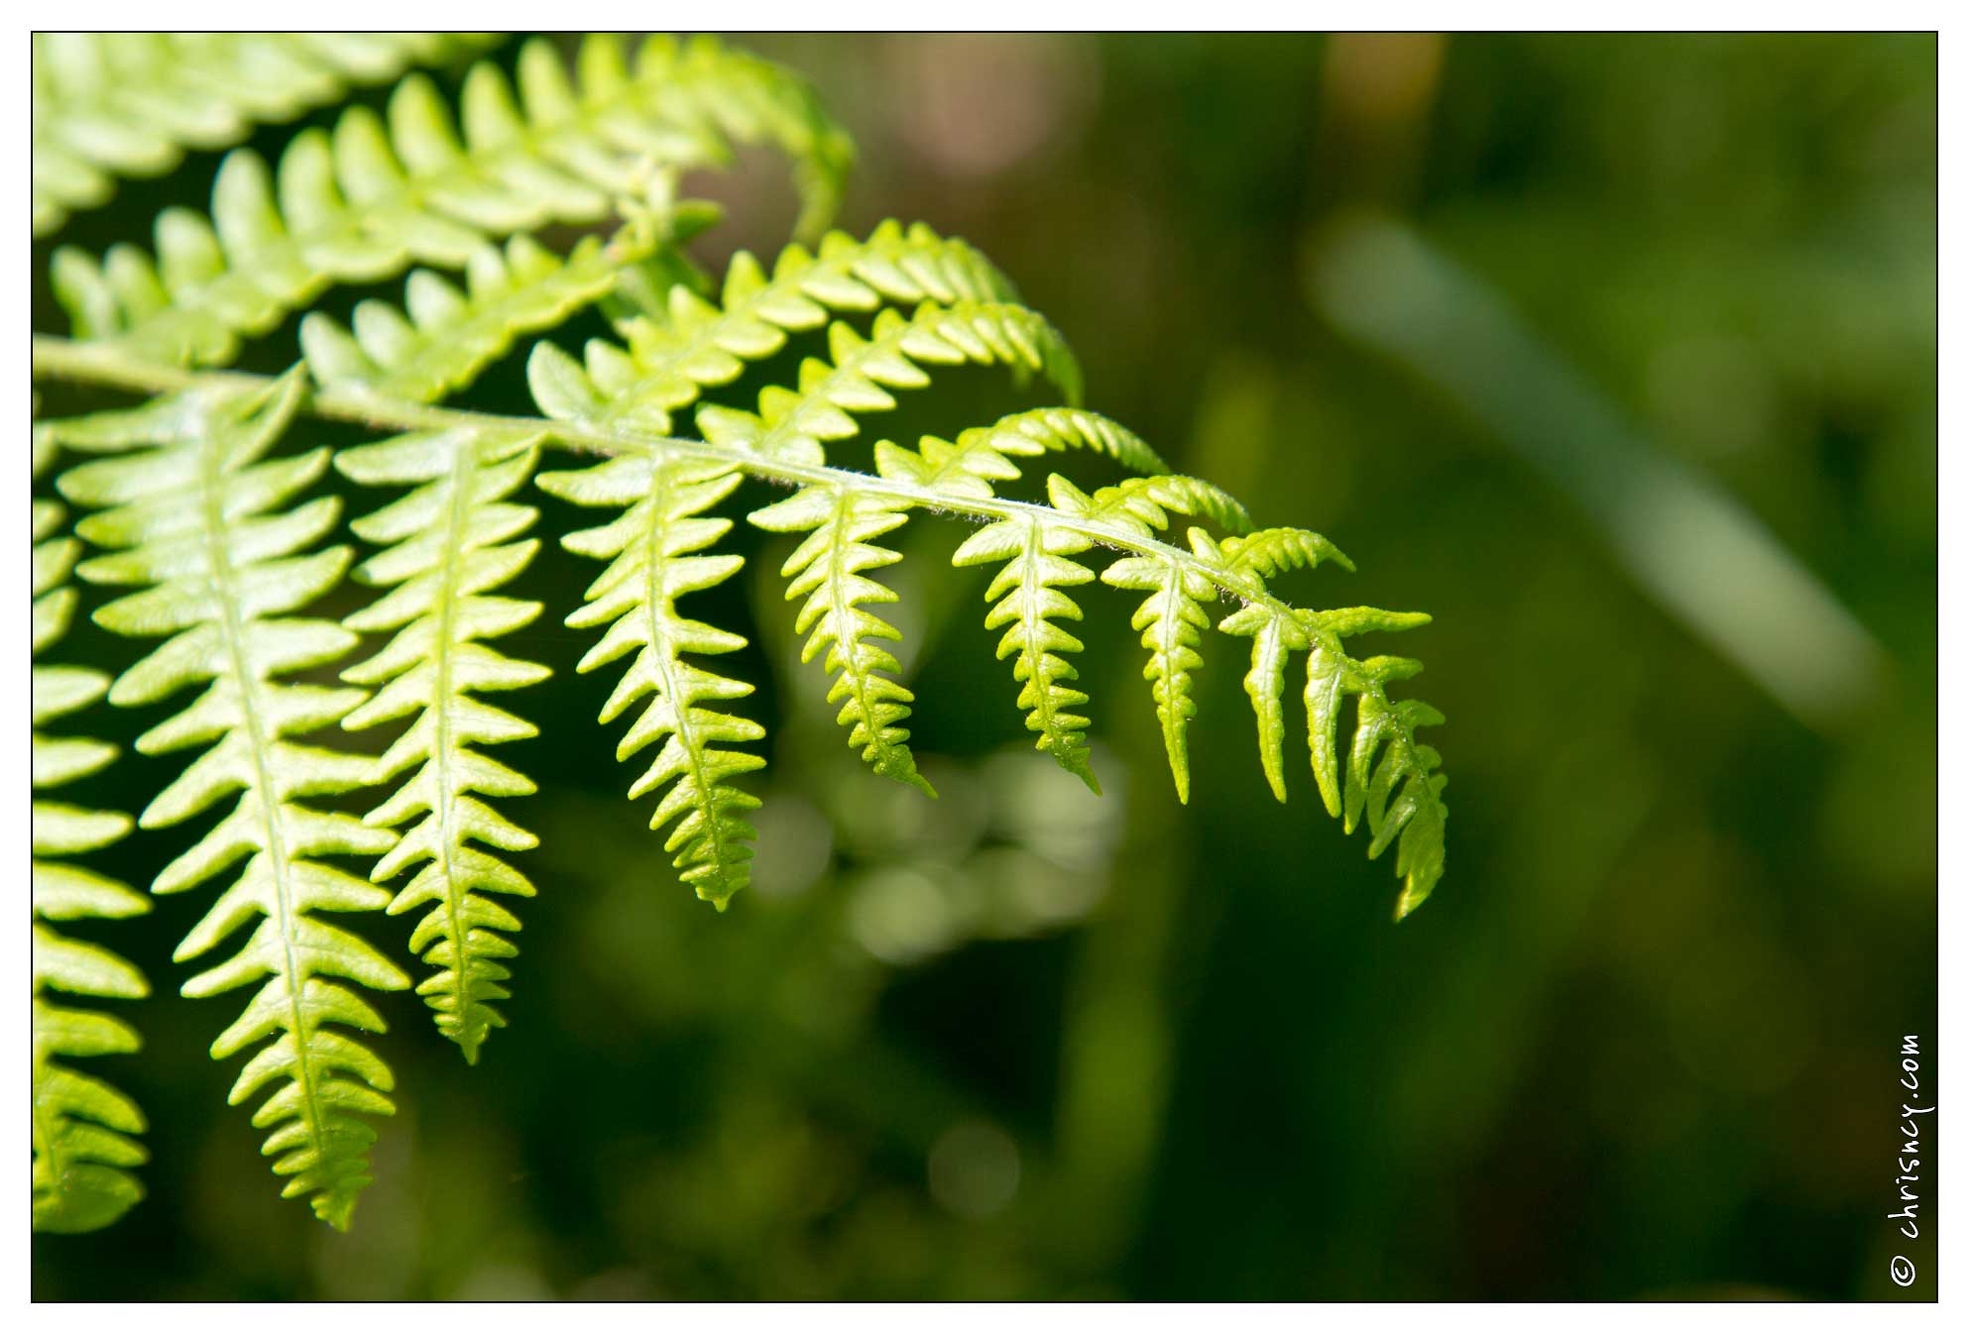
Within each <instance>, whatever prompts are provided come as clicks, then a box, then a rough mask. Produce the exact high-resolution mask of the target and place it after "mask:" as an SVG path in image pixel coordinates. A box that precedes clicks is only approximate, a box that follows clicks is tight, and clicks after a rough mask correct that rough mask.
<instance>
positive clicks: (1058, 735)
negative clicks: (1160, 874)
mask: <svg viewBox="0 0 1969 1334" xmlns="http://www.w3.org/2000/svg"><path fill="white" fill-rule="evenodd" d="M1071 486H1072V484H1071V483H1069V482H1067V481H1066V479H1065V478H1063V477H1060V476H1058V475H1057V474H1056V475H1055V476H1054V477H1053V479H1052V486H1051V492H1052V496H1053V503H1054V506H1055V507H1056V508H1057V507H1059V506H1060V503H1061V501H1062V499H1064V498H1065V497H1066V496H1067V494H1068V489H1069V488H1070V487H1071ZM1093 545H1094V543H1093V541H1092V540H1091V539H1090V538H1088V537H1087V535H1086V534H1084V533H1082V532H1079V531H1076V530H1074V529H1070V528H1065V527H1062V526H1055V525H1051V524H1048V523H1046V522H1045V521H1044V519H1043V518H1041V517H1040V516H1038V515H1033V514H1020V515H1017V516H1015V517H1012V518H1005V519H1000V520H999V521H998V522H996V523H992V524H988V525H986V526H985V527H983V528H981V529H979V530H978V531H977V532H975V533H973V534H971V536H970V537H968V538H966V539H965V541H964V544H963V545H962V546H960V547H958V548H957V550H956V552H955V553H954V554H953V555H952V556H951V564H953V565H982V564H985V563H986V562H991V561H1002V562H1004V564H1003V566H1002V568H1000V570H999V571H998V573H997V574H996V575H994V576H993V577H992V581H991V585H990V587H988V588H986V589H985V600H986V601H987V602H991V601H992V600H993V599H997V602H996V604H995V605H994V606H993V607H992V609H991V611H990V612H989V613H988V614H987V615H986V616H985V629H987V630H996V629H999V628H1001V627H1005V634H1004V636H1003V637H1002V638H1000V639H999V641H998V656H999V658H1000V660H1001V661H1002V660H1003V659H1005V658H1013V659H1014V662H1013V664H1012V676H1013V678H1014V679H1015V680H1017V681H1020V682H1022V683H1023V684H1022V688H1021V689H1020V691H1019V707H1020V708H1022V709H1025V710H1027V713H1026V730H1027V731H1030V732H1036V733H1038V740H1037V741H1035V742H1034V745H1035V746H1036V747H1037V748H1038V749H1040V750H1043V751H1045V752H1047V753H1048V754H1050V755H1051V756H1052V757H1053V758H1054V759H1055V760H1057V761H1059V764H1060V767H1061V768H1063V769H1065V770H1066V771H1067V772H1068V773H1070V774H1073V775H1075V776H1076V777H1078V778H1079V779H1080V780H1081V781H1082V782H1084V783H1086V784H1087V786H1088V787H1089V788H1091V789H1093V790H1094V791H1095V792H1099V791H1100V790H1101V784H1100V780H1099V779H1097V778H1095V776H1094V770H1093V767H1092V765H1091V764H1090V763H1089V753H1088V746H1087V719H1086V718H1084V717H1082V716H1081V715H1079V714H1077V713H1074V712H1073V710H1074V709H1076V708H1078V707H1080V706H1081V705H1083V704H1085V703H1086V702H1087V696H1086V694H1085V692H1083V691H1079V690H1075V689H1073V688H1072V687H1070V686H1068V685H1067V684H1066V682H1068V681H1072V680H1074V679H1076V678H1077V677H1078V676H1079V675H1080V673H1079V671H1078V670H1077V669H1075V667H1074V666H1073V664H1071V663H1070V662H1068V661H1067V660H1066V659H1065V658H1064V657H1062V656H1061V655H1062V654H1066V653H1078V652H1080V651H1081V649H1082V648H1084V647H1085V645H1083V644H1082V643H1081V642H1080V641H1079V640H1078V639H1076V638H1074V637H1073V636H1072V635H1070V634H1068V633H1067V632H1066V631H1065V630H1063V629H1061V628H1060V627H1059V626H1058V625H1056V624H1055V623H1054V622H1055V621H1058V620H1061V619H1067V620H1075V621H1077V620H1080V619H1081V616H1082V613H1081V610H1080V604H1079V603H1077V602H1075V601H1074V600H1073V599H1072V598H1071V597H1069V596H1068V595H1067V594H1066V593H1063V592H1061V591H1060V590H1061V589H1063V588H1072V587H1074V586H1076V585H1078V584H1085V583H1091V582H1093V579H1094V572H1093V571H1092V570H1090V569H1088V568H1087V567H1086V566H1085V565H1082V564H1080V563H1079V562H1078V561H1076V560H1074V559H1073V557H1075V556H1077V555H1079V554H1080V553H1082V552H1084V551H1086V550H1087V549H1088V548H1090V547H1092V546H1093Z"/></svg>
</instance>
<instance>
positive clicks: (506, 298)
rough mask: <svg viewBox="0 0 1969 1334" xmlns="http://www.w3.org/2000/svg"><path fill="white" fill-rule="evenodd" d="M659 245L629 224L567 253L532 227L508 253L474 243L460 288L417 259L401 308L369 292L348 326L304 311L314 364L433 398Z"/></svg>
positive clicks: (322, 374) (347, 377)
mask: <svg viewBox="0 0 1969 1334" xmlns="http://www.w3.org/2000/svg"><path fill="white" fill-rule="evenodd" d="M654 247H655V238H654V234H653V233H652V232H650V231H649V230H648V229H646V228H641V227H628V228H624V229H623V230H622V231H621V232H619V233H617V235H616V237H615V238H614V239H613V240H612V241H610V242H608V243H607V244H606V245H605V244H603V242H602V241H601V239H600V238H598V237H592V236H591V237H586V238H584V239H583V240H582V241H581V242H580V243H579V244H578V245H576V246H575V248H574V252H573V253H572V254H571V255H569V256H568V257H567V258H566V259H565V260H563V259H562V258H561V257H560V256H558V255H555V254H554V253H553V252H552V251H549V250H546V249H543V248H542V247H541V246H540V245H539V244H538V243H536V242H535V241H534V240H533V239H532V238H531V237H528V236H516V237H514V238H513V239H512V240H511V241H509V242H507V244H506V248H505V251H504V253H501V251H500V250H499V248H498V247H496V246H492V245H487V246H484V247H482V248H480V249H478V250H475V251H473V252H472V256H471V258H470V259H469V260H468V261H467V262H466V265H465V290H464V291H462V292H461V291H459V290H458V289H457V288H456V287H454V286H453V285H452V284H450V283H449V282H446V281H445V280H444V279H443V278H442V277H440V276H438V275H437V274H435V273H432V272H431V271H429V270H428V269H419V270H417V271H416V272H414V273H412V274H411V275H410V281H409V283H408V284H407V285H406V288H405V291H404V304H403V307H402V308H401V309H399V308H398V307H397V306H395V305H392V304H391V303H390V302H387V301H376V300H370V301H364V302H363V303H362V304H361V305H359V306H357V307H356V310H355V316H354V320H353V328H352V329H345V328H343V327H342V326H341V325H340V324H338V323H336V322H335V320H333V319H332V318H330V317H329V316H327V315H322V314H320V313H316V314H312V315H309V316H308V317H307V318H306V319H304V320H303V321H302V322H301V349H302V351H303V353H304V354H305V355H306V357H307V361H308V372H309V374H310V375H312V376H313V377H314V380H315V382H316V383H317V384H321V385H336V386H341V387H344V388H359V389H361V390H363V391H364V392H366V393H370V394H374V395H376V396H378V397H381V398H395V399H402V400H405V401H408V402H411V403H435V402H437V401H438V400H440V399H442V398H444V397H445V396H446V395H447V394H450V393H453V392H454V391H456V390H459V389H463V388H465V387H466V386H467V385H469V384H471V383H472V382H473V381H474V380H475V379H477V378H478V374H479V372H480V371H482V370H484V369H485V368H486V367H487V366H488V365H490V364H491V363H492V362H494V361H496V360H498V359H499V358H500V357H502V356H504V355H505V354H506V352H507V350H508V349H509V348H511V347H512V345H513V342H514V340H515V339H517V338H518V337H519V336H520V335H522V334H525V333H529V332H532V331H535V330H539V329H551V328H554V327H556V326H558V325H560V324H563V323H565V322H566V320H567V319H568V317H569V316H571V315H573V314H574V312H575V311H577V310H580V309H581V308H583V307H584V306H588V305H590V304H592V303H594V302H596V301H599V300H601V299H602V298H603V297H604V296H606V295H608V294H609V292H610V291H612V290H613V289H614V287H615V283H616V279H617V277H618V275H619V274H620V273H621V271H622V269H623V267H624V266H625V265H628V264H630V263H633V262H635V261H636V260H637V259H640V258H642V257H643V256H645V255H648V254H649V253H650V252H651V251H652V250H653V249H654Z"/></svg>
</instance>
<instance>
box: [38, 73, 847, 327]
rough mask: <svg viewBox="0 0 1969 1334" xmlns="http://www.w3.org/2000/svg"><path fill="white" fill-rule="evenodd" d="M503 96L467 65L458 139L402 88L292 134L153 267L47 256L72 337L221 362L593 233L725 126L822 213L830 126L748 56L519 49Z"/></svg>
mask: <svg viewBox="0 0 1969 1334" xmlns="http://www.w3.org/2000/svg"><path fill="white" fill-rule="evenodd" d="M518 89H519V93H518V100H517V102H516V101H515V95H514V91H513V86H512V85H511V84H509V83H508V81H507V79H506V77H505V75H503V74H502V73H500V72H499V71H498V70H497V69H495V68H494V67H492V66H490V65H480V66H477V67H476V68H474V69H473V70H472V72H471V75H470V76H469V77H468V78H467V79H466V81H465V88H464V93H463V96H462V102H461V110H460V119H461V123H462V125H463V131H464V133H463V139H462V142H461V140H460V138H459V136H458V134H457V133H456V132H455V131H454V130H453V128H452V124H451V117H450V113H449V112H448V110H447V109H446V107H445V105H444V103H443V101H442V99H441V98H440V97H439V95H438V93H437V91H436V88H435V87H434V85H432V83H431V82H430V81H429V80H428V79H425V78H423V77H422V76H412V77H411V78H409V79H407V80H405V81H404V82H403V83H401V84H400V85H398V87H397V90H396V92H395V93H394V94H393V95H392V97H391V99H390V106H389V113H388V118H387V122H386V121H385V120H383V119H381V118H378V117H377V116H376V115H375V114H374V113H372V112H370V111H369V110H368V109H367V108H363V107H356V108H353V109H351V110H350V111H348V112H346V113H345V114H344V115H343V116H342V118H341V120H340V121H339V122H338V123H337V125H336V127H335V130H334V133H333V134H332V135H330V134H329V133H327V132H325V131H321V130H308V131H304V132H303V133H302V134H301V135H299V136H298V137H296V138H295V139H294V141H293V142H292V143H291V144H289V145H288V148H287V150H286V152H285V153H284V154H283V155H282V157H281V160H280V167H279V171H278V179H277V182H276V179H275V175H274V174H272V173H270V172H269V171H268V169H267V167H266V164H265V163H264V162H262V161H261V159H260V158H259V157H258V156H257V155H255V154H253V153H252V152H250V151H248V150H244V149H241V150H237V151H235V152H234V153H232V154H231V155H230V156H228V157H227V159H226V161H225V164H224V165H223V166H222V167H221V168H220V171H219V178H218V181H217V183H216V185H215V187H214V190H213V206H212V217H211V219H210V220H207V219H205V218H202V217H200V216H198V215H197V214H194V213H191V212H189V211H186V210H182V209H177V210H171V211H167V212H166V213H165V214H163V215H162V216H161V217H160V218H159V219H158V223H157V232H156V242H157V258H156V259H155V260H153V259H151V258H150V257H149V256H147V255H145V254H144V253H143V252H141V251H139V250H137V249H135V248H134V247H130V246H118V247H116V248H114V249H112V250H111V251H110V252H109V253H108V254H107V255H106V256H105V257H104V259H103V260H102V261H101V262H98V261H96V260H93V259H90V258H88V257H87V256H85V255H83V254H82V253H81V252H79V251H76V250H73V249H65V250H63V251H61V252H59V253H57V255H56V257H55V264H54V280H55V287H56V292H57V295H58V296H60V298H61V300H62V303H63V305H64V306H65V307H66V308H67V310H68V312H69V315H70V318H71V319H72V320H73V321H74V324H75V329H76V333H77V335H78V336H79V337H81V338H84V339H93V340H103V341H108V342H110V343H112V344H113V345H114V346H115V347H116V348H117V349H118V350H119V351H120V352H122V353H123V354H125V355H128V356H131V357H135V358H139V359H142V360H149V361H157V362H166V363H171V364H182V363H196V364H208V365H210V364H220V363H223V362H226V361H229V360H231V359H232V357H233V356H235V355H236V353H237V351H238V348H239V344H240V340H241V339H242V338H243V337H247V336H251V335H255V334H259V333H264V332H265V331H267V330H268V329H271V328H272V327H274V326H275V325H276V324H278V323H279V322H280V321H281V320H282V319H283V318H285V317H286V316H287V315H288V313H290V312H292V311H294V310H297V309H302V308H305V307H306V306H307V305H308V304H309V303H310V302H312V301H313V300H314V298H315V297H316V296H317V295H319V294H320V293H321V292H322V291H323V290H325V289H326V288H327V287H328V286H329V285H330V284H331V283H333V282H336V281H343V282H376V281H380V280H382V279H384V278H387V277H389V276H391V275H393V274H396V273H399V272H401V271H402V270H403V269H404V268H405V267H406V266H407V265H408V264H410V263H412V262H416V261H421V262H424V263H429V264H438V265H444V266H449V267H460V266H463V265H466V264H468V263H469V262H470V261H471V258H472V256H473V255H474V254H475V253H477V252H478V251H479V249H480V247H481V246H482V245H483V244H484V242H485V240H486V239H487V238H488V237H495V236H504V235H510V234H513V233H518V232H529V231H533V230H536V229H538V228H540V227H542V226H544V225H546V224H548V223H550V222H592V221H594V220H596V219H598V218H601V217H603V216H604V215H606V214H607V213H608V212H609V211H610V209H611V207H612V202H613V201H614V200H615V199H617V198H619V197H621V196H624V195H633V194H634V193H635V191H636V189H637V187H638V185H639V183H640V182H641V181H642V180H644V179H645V178H646V177H647V176H648V174H649V173H650V171H651V170H652V168H653V167H654V166H660V165H668V166H676V167H685V166H691V165H698V164H702V163H705V162H707V161H711V160H715V159H717V158H718V157H720V156H722V155H723V154H725V153H726V152H727V151H728V145H727V142H726V139H725V138H724V134H726V133H729V134H731V135H735V136H737V137H738V138H740V139H743V140H751V139H755V138H766V139H769V140H771V141H773V142H776V143H779V144H780V145H781V146H783V147H785V148H787V149H788V150H789V151H790V152H792V153H793V154H795V156H796V159H797V160H798V162H799V169H800V172H801V175H802V179H803V181H804V182H806V183H807V184H808V186H809V187H810V197H809V200H808V204H809V208H810V210H815V211H818V210H820V209H822V208H824V207H831V200H832V197H833V193H834V187H833V186H832V185H831V184H830V182H832V181H834V179H835V177H836V176H837V175H838V172H839V171H840V170H841V168H842V160H841V154H842V151H843V150H842V149H841V143H840V141H841V138H842V136H841V135H840V131H839V130H838V129H836V128H835V127H833V126H832V124H831V123H830V122H827V121H826V120H825V118H824V117H822V116H821V115H820V113H819V112H818V111H817V110H816V109H814V106H813V102H812V97H811V94H810V93H808V92H807V90H806V86H805V85H804V83H801V82H800V81H799V80H797V79H795V78H794V77H793V76H792V75H790V74H786V73H784V72H783V71H779V70H778V69H776V67H774V66H772V65H769V64H767V63H766V62H764V61H759V60H756V59H754V58H752V57H747V56H738V55H733V54H731V53H728V52H725V51H724V50H723V48H721V47H719V46H717V44H716V43H713V42H710V41H708V40H700V41H694V42H692V43H690V44H688V45H686V46H683V47H678V46H677V45H676V44H675V43H674V42H671V41H669V40H668V39H664V38H651V39H650V40H649V41H647V42H645V43H644V45H643V47H642V50H641V52H640V53H639V55H638V57H637V60H636V62H635V68H634V70H633V72H632V71H631V69H630V68H629V66H628V64H627V62H626V60H625V57H624V54H623V50H622V47H621V44H620V43H619V42H616V41H615V40H613V39H609V38H591V39H590V40H589V41H588V42H586V43H585V44H584V45H583V47H582V50H581V55H580V59H579V62H578V73H577V77H576V78H575V79H573V80H570V78H569V77H568V75H567V73H566V71H565V70H564V69H563V68H562V66H561V63H560V58H559V56H558V55H556V54H555V52H554V51H553V49H552V47H551V46H550V45H549V44H547V43H546V42H544V41H535V42H532V43H529V44H528V45H527V46H526V47H525V48H524V49H523V50H522V51H521V53H520V61H519V75H518Z"/></svg>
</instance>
